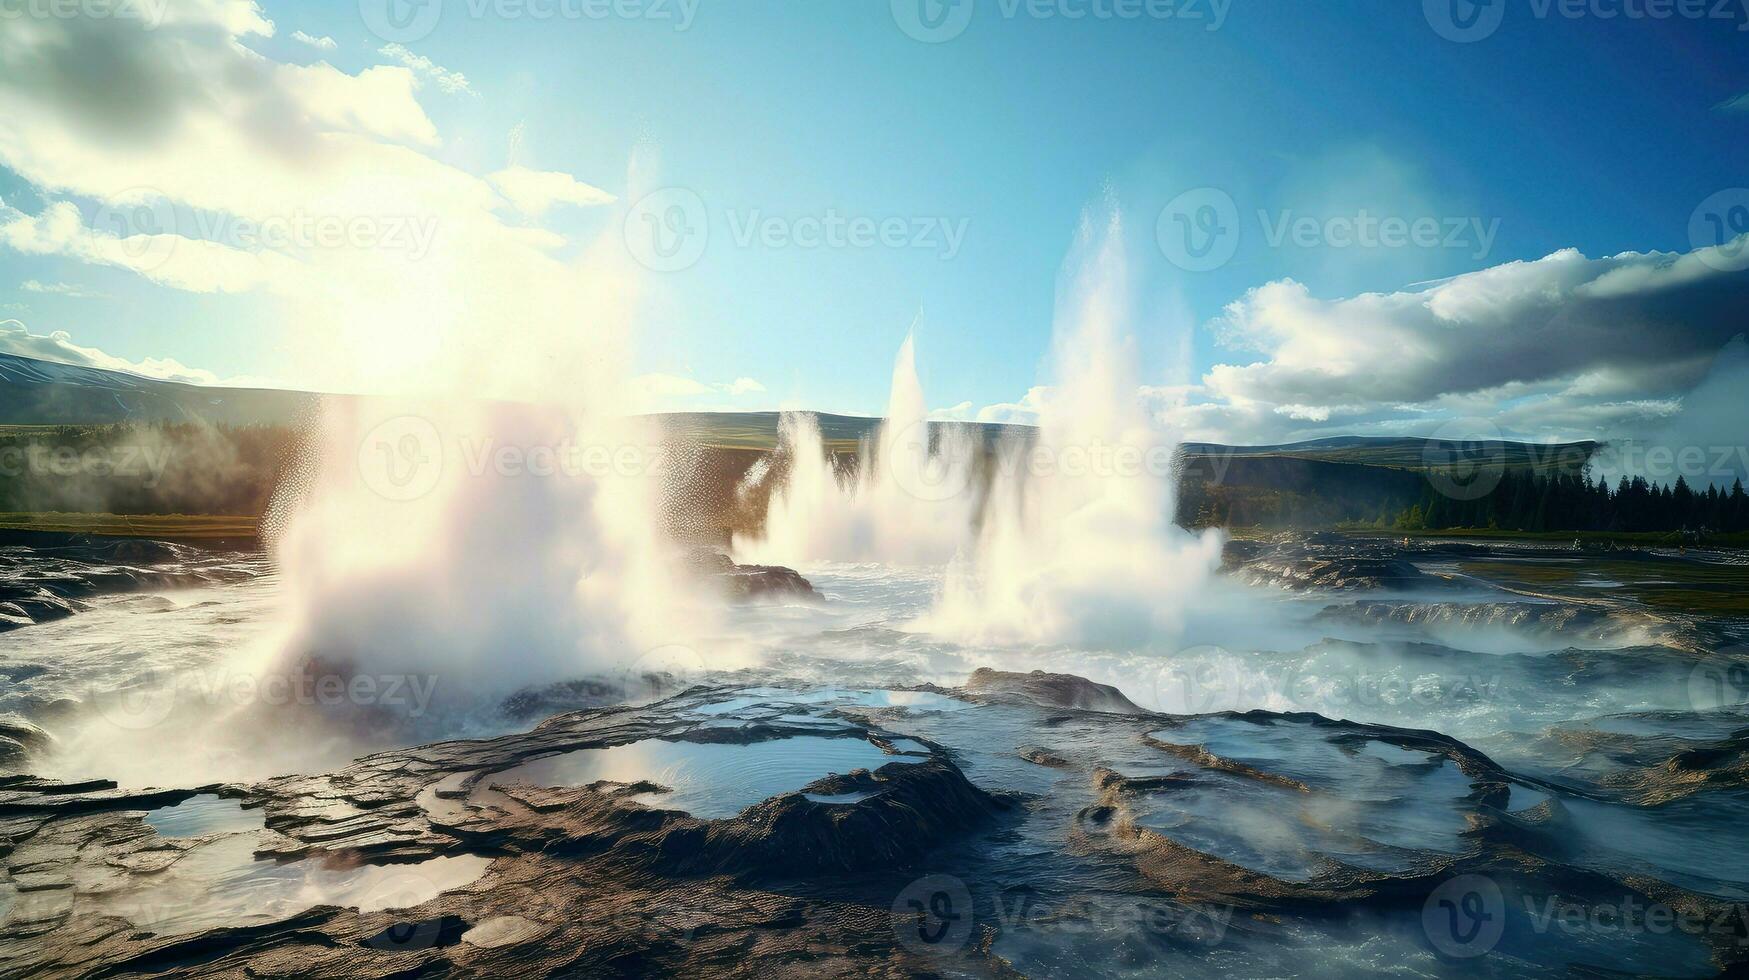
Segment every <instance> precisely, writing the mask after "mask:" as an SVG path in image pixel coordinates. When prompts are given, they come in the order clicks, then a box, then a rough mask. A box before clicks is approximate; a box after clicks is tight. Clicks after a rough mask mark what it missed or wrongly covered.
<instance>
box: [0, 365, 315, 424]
mask: <svg viewBox="0 0 1749 980" xmlns="http://www.w3.org/2000/svg"><path fill="white" fill-rule="evenodd" d="M319 397H320V396H318V395H313V394H310V393H308V392H302V391H278V390H274V389H270V388H219V387H207V386H203V385H193V384H184V383H182V382H179V381H162V380H159V379H157V378H147V377H144V376H142V375H137V374H129V373H127V372H125V371H106V370H103V369H101V368H90V367H77V366H74V365H71V364H59V363H56V362H54V361H39V360H36V359H34V358H29V357H20V356H18V355H16V354H0V424H4V425H111V424H115V423H120V422H197V421H205V422H213V423H217V424H222V425H289V424H292V423H293V422H296V421H297V420H298V419H300V418H303V417H304V416H305V415H306V414H308V412H309V411H310V410H311V409H312V408H313V407H315V404H316V400H317V399H318V398H319Z"/></svg>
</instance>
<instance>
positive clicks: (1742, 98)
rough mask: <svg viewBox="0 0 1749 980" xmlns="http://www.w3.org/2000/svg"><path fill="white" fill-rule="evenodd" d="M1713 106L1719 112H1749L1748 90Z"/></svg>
mask: <svg viewBox="0 0 1749 980" xmlns="http://www.w3.org/2000/svg"><path fill="white" fill-rule="evenodd" d="M1713 108H1714V109H1716V110H1718V111H1719V112H1749V92H1744V93H1743V94H1742V95H1739V96H1736V97H1734V98H1729V99H1726V100H1725V101H1723V102H1720V103H1719V104H1718V105H1716V106H1713Z"/></svg>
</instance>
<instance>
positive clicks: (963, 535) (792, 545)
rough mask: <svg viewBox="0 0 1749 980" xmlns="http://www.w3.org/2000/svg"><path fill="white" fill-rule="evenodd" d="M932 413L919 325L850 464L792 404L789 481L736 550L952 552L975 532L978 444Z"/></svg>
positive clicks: (843, 555) (912, 561) (794, 554)
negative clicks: (920, 364)
mask: <svg viewBox="0 0 1749 980" xmlns="http://www.w3.org/2000/svg"><path fill="white" fill-rule="evenodd" d="M928 415H929V409H928V406H927V404H926V403H925V402H924V400H923V385H922V383H921V382H919V381H918V379H917V361H916V355H915V333H914V332H913V333H912V334H907V335H906V337H905V342H904V343H903V344H902V345H900V347H899V355H898V357H897V358H895V359H894V361H893V384H892V390H891V392H890V394H889V395H888V399H887V417H886V419H885V420H884V421H883V422H882V423H881V426H880V428H879V430H878V431H877V433H876V435H875V437H874V438H873V439H872V440H865V441H864V444H863V445H862V446H860V447H859V452H858V458H857V460H856V463H855V465H854V466H852V467H849V468H848V470H847V471H841V470H840V468H839V467H838V466H837V465H835V463H834V461H833V458H832V456H831V455H830V454H829V452H828V451H827V448H826V445H825V443H824V440H823V439H822V438H821V436H820V425H819V422H818V421H817V420H816V419H815V417H814V416H813V415H811V414H807V413H801V412H788V413H785V414H784V416H783V421H782V423H781V428H780V431H779V445H780V448H779V452H780V453H781V455H782V458H783V463H784V466H785V468H786V472H785V474H784V480H783V482H782V483H780V484H779V485H778V486H776V487H774V488H773V490H772V493H771V498H770V501H769V504H768V506H767V510H766V515H765V525H764V528H763V531H762V533H760V534H758V535H737V536H736V538H735V542H734V548H735V554H736V556H737V557H739V558H741V559H742V560H745V561H751V562H757V563H762V564H784V565H800V564H807V563H809V562H815V561H882V562H887V563H890V564H899V565H934V564H940V563H942V562H945V561H947V560H948V559H951V558H952V557H953V556H954V555H955V554H956V553H957V552H958V551H959V549H960V548H961V546H962V545H964V544H965V543H966V542H967V541H968V540H969V535H970V533H971V529H972V524H973V520H974V519H975V517H976V507H977V496H976V490H977V488H976V486H975V485H974V480H973V471H974V468H975V465H976V457H977V452H978V448H979V447H978V445H977V444H976V442H975V441H974V440H975V436H974V434H973V432H972V431H970V429H969V428H968V427H967V426H963V425H954V424H943V423H934V424H932V423H930V422H929V421H928ZM755 475H756V476H757V475H763V474H755Z"/></svg>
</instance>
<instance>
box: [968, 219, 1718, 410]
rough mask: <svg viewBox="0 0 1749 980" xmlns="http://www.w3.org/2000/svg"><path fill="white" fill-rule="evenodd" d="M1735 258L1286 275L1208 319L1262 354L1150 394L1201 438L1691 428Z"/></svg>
mask: <svg viewBox="0 0 1749 980" xmlns="http://www.w3.org/2000/svg"><path fill="white" fill-rule="evenodd" d="M1740 244H1741V243H1739V245H1740ZM1734 254H1735V253H1733V252H1730V251H1724V250H1721V249H1719V248H1707V249H1701V250H1697V251H1694V252H1689V253H1683V254H1674V253H1660V252H1648V253H1637V252H1626V253H1622V254H1620V255H1614V256H1609V257H1605V258H1597V259H1592V258H1587V257H1586V256H1584V255H1583V254H1581V253H1580V252H1578V251H1577V250H1575V249H1566V250H1562V251H1559V252H1555V253H1553V254H1551V255H1549V256H1547V257H1545V258H1542V259H1539V260H1536V261H1533V262H1508V263H1504V264H1502V265H1498V266H1494V267H1492V268H1488V269H1482V270H1480V271H1477V272H1474V273H1470V274H1468V275H1461V276H1456V277H1453V278H1450V279H1446V280H1441V281H1439V282H1437V283H1432V284H1429V285H1428V288H1425V289H1414V290H1406V291H1402V292H1395V293H1364V294H1361V295H1357V296H1351V297H1347V298H1342V299H1335V300H1324V299H1319V298H1316V297H1314V296H1313V295H1312V294H1311V291H1310V290H1309V289H1307V288H1306V287H1305V286H1304V285H1302V284H1300V283H1298V282H1295V281H1293V280H1291V279H1289V280H1281V281H1278V282H1272V283H1268V284H1266V285H1263V286H1259V287H1257V288H1255V289H1252V290H1250V291H1248V292H1247V293H1246V294H1245V295H1244V296H1243V297H1241V298H1240V299H1238V300H1236V301H1235V302H1233V303H1231V304H1229V305H1228V306H1227V308H1226V310H1225V312H1224V313H1223V315H1222V316H1221V317H1219V318H1217V319H1216V320H1215V321H1213V322H1212V323H1211V324H1210V325H1209V326H1210V329H1211V330H1212V331H1213V332H1214V334H1215V335H1216V337H1217V339H1218V340H1219V341H1220V342H1221V343H1223V344H1224V345H1225V346H1227V347H1229V348H1231V349H1233V350H1235V351H1236V352H1239V353H1241V354H1254V355H1258V356H1256V357H1254V358H1250V359H1248V360H1247V359H1236V360H1235V361H1232V362H1228V363H1220V364H1216V365H1215V366H1213V367H1212V368H1211V369H1210V370H1209V371H1208V372H1207V373H1206V374H1205V375H1204V376H1203V378H1202V379H1201V381H1200V383H1197V384H1187V385H1176V386H1160V387H1143V388H1142V389H1141V390H1140V391H1139V392H1138V397H1140V398H1142V399H1143V400H1144V401H1145V402H1146V403H1147V404H1148V405H1149V406H1150V408H1151V410H1152V412H1153V413H1154V415H1155V416H1156V418H1158V419H1159V420H1161V421H1162V422H1164V423H1165V424H1167V425H1169V426H1170V427H1171V428H1173V429H1175V430H1177V431H1180V432H1182V433H1184V434H1185V435H1186V436H1187V437H1188V438H1192V439H1198V440H1210V441H1219V442H1234V443H1248V444H1272V443H1279V442H1288V441H1293V440H1296V439H1310V438H1318V437H1321V436H1329V435H1340V434H1376V435H1425V434H1427V433H1429V432H1431V431H1432V430H1434V429H1435V428H1437V427H1438V426H1439V425H1440V424H1442V423H1443V422H1446V421H1450V420H1454V419H1470V418H1474V419H1480V420H1484V421H1485V422H1487V423H1488V424H1491V425H1493V426H1495V427H1497V428H1498V429H1499V430H1500V431H1501V433H1502V434H1504V435H1507V436H1510V437H1514V438H1527V439H1536V438H1545V437H1552V438H1562V439H1595V438H1608V437H1612V436H1619V435H1621V434H1623V433H1635V432H1644V431H1648V430H1651V429H1654V428H1660V429H1664V430H1669V429H1671V428H1672V427H1673V426H1676V427H1679V428H1680V427H1683V426H1686V425H1687V423H1681V424H1679V423H1678V422H1677V421H1675V420H1678V419H1680V418H1681V417H1683V416H1685V415H1691V414H1694V413H1696V412H1699V411H1700V409H1699V408H1697V407H1696V406H1697V405H1698V404H1699V403H1698V402H1696V401H1695V399H1694V398H1693V397H1692V394H1693V392H1694V391H1695V390H1696V389H1697V386H1698V385H1701V384H1702V382H1703V379H1705V378H1707V377H1708V376H1709V372H1713V373H1714V374H1715V375H1716V371H1717V369H1716V364H1717V363H1718V361H1719V358H1720V356H1721V355H1720V351H1721V349H1724V348H1725V347H1726V345H1727V344H1730V343H1731V342H1732V338H1733V337H1735V336H1737V335H1739V334H1740V333H1742V332H1743V331H1744V323H1743V321H1742V318H1741V312H1740V311H1741V310H1743V309H1745V308H1749V272H1744V271H1733V270H1737V269H1738V268H1739V266H1740V265H1741V261H1740V259H1739V260H1737V262H1736V264H1733V263H1732V256H1733V255H1734ZM1744 373H1745V374H1749V372H1744ZM1711 384H1712V388H1713V389H1719V388H1720V387H1721V386H1720V385H1719V384H1718V383H1717V382H1712V383H1711ZM1049 397H1051V391H1050V389H1049V388H1033V389H1032V390H1031V391H1029V392H1028V393H1027V395H1026V396H1025V397H1024V398H1022V399H1021V400H1020V401H1018V402H1013V403H1004V404H996V405H989V406H985V407H984V408H982V409H979V410H978V411H976V412H973V411H972V410H971V407H970V406H969V405H962V406H956V407H955V408H953V409H950V410H946V411H945V412H943V413H938V417H954V418H976V419H978V420H981V421H1003V422H1031V421H1033V420H1034V419H1036V417H1037V414H1038V408H1039V406H1040V405H1041V404H1042V403H1043V402H1044V400H1045V399H1047V398H1049ZM1714 401H1715V402H1716V399H1714ZM1708 411H1711V409H1708Z"/></svg>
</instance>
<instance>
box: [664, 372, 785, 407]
mask: <svg viewBox="0 0 1749 980" xmlns="http://www.w3.org/2000/svg"><path fill="white" fill-rule="evenodd" d="M631 388H632V395H633V398H634V399H635V405H636V407H635V411H639V412H664V411H711V410H729V409H738V410H742V411H746V410H749V409H750V408H751V405H750V403H748V402H747V401H746V399H747V397H748V396H749V395H762V394H765V391H766V390H765V386H764V385H763V384H760V383H759V382H758V381H756V380H754V379H752V378H736V379H735V380H733V381H726V382H704V381H699V380H697V379H695V378H690V377H686V376H684V375H679V374H663V373H660V372H655V373H650V374H640V375H638V376H637V377H635V378H633V379H632V384H631Z"/></svg>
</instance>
